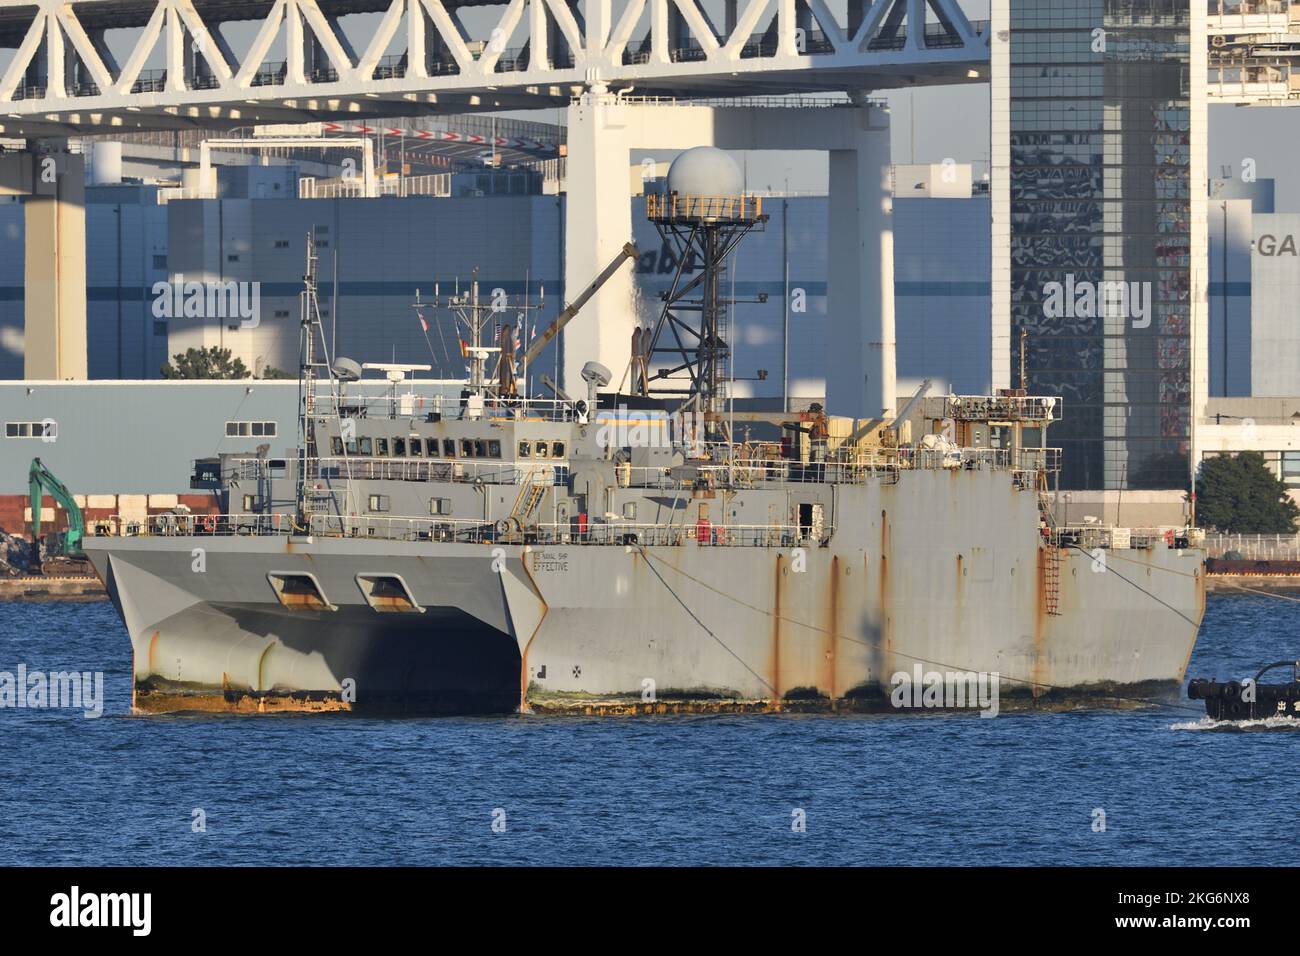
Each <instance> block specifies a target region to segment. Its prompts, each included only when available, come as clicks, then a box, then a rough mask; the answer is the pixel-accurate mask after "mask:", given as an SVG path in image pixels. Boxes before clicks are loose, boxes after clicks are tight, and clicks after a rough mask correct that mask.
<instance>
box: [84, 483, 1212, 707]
mask: <svg viewBox="0 0 1300 956" xmlns="http://www.w3.org/2000/svg"><path fill="white" fill-rule="evenodd" d="M840 496H841V500H840V501H839V502H838V509H839V515H840V516H841V524H840V527H838V528H837V529H836V531H835V533H834V535H833V536H832V538H831V541H830V543H829V545H827V546H824V547H818V546H815V545H810V546H806V547H802V548H775V547H752V546H726V545H716V544H706V545H701V544H696V543H693V542H692V543H688V544H686V545H683V546H677V547H654V546H644V547H643V546H640V545H636V544H626V545H622V544H620V545H594V544H582V543H569V544H547V545H533V546H524V545H518V544H514V545H512V544H450V543H436V542H430V541H391V540H367V539H358V538H342V537H316V538H314V539H311V538H303V537H299V538H289V537H285V536H276V535H266V536H208V535H199V536H193V537H187V536H175V537H158V536H154V537H136V538H131V537H125V538H91V539H88V541H87V542H86V551H87V553H88V554H89V556H90V558H91V560H92V561H93V562H94V564H95V567H96V568H97V570H98V571H99V573H100V576H101V577H102V578H103V580H104V583H105V585H106V587H107V589H108V592H109V594H110V596H111V598H112V600H113V601H114V603H115V605H116V607H117V608H118V610H119V612H120V614H121V616H122V618H123V620H124V622H125V624H126V627H127V630H128V632H129V633H130V637H131V641H132V645H133V648H134V651H135V680H136V688H137V704H138V706H140V707H141V708H142V709H146V710H163V709H172V710H175V709H182V710H184V709H208V708H222V709H237V710H238V709H282V708H289V709H333V708H347V709H355V710H358V711H367V710H376V711H378V710H384V711H389V710H403V711H408V712H462V713H463V712H503V711H511V710H515V709H520V708H523V709H528V708H534V709H546V708H556V709H566V708H573V707H576V708H578V709H582V710H591V709H592V708H593V707H595V708H596V709H605V708H608V709H614V710H618V709H620V708H621V709H664V708H669V709H672V708H674V707H676V706H678V705H679V704H680V703H681V702H695V703H697V704H699V705H700V706H710V705H709V704H707V702H709V701H714V702H716V701H729V702H733V703H734V702H743V704H736V706H743V707H746V708H748V707H757V708H777V707H781V706H786V707H791V706H796V704H795V702H799V703H798V706H800V707H807V706H827V707H831V706H834V707H840V706H845V705H855V706H859V705H860V706H864V707H866V706H873V705H875V704H880V703H881V702H885V706H888V704H887V697H888V694H889V690H890V687H891V683H892V681H891V679H892V677H893V675H895V674H897V673H899V672H905V673H908V674H909V675H910V674H914V673H915V669H916V667H917V665H920V667H921V668H922V671H923V672H932V671H933V672H940V673H943V672H976V673H986V674H992V673H996V674H998V675H999V682H1000V688H1001V691H1000V692H1001V696H1002V697H1003V698H1004V699H1006V698H1008V697H1011V698H1014V697H1017V696H1023V697H1024V698H1026V699H1035V700H1039V701H1041V700H1043V699H1047V700H1073V699H1075V698H1076V697H1082V696H1089V695H1091V696H1100V697H1111V698H1112V699H1114V698H1116V697H1124V696H1150V695H1152V694H1154V693H1161V692H1168V693H1173V692H1175V691H1176V689H1177V688H1178V687H1179V685H1180V683H1181V681H1182V679H1183V675H1184V672H1185V669H1186V666H1187V661H1188V658H1189V657H1190V655H1191V651H1192V647H1193V644H1194V643H1195V639H1196V633H1197V628H1198V627H1199V624H1200V620H1201V615H1202V612H1203V610H1204V593H1205V592H1204V575H1203V570H1202V562H1203V558H1204V555H1203V553H1202V552H1201V551H1199V550H1196V549H1176V548H1174V547H1170V546H1168V545H1167V544H1166V542H1165V541H1164V540H1163V539H1162V540H1158V541H1157V542H1155V543H1154V544H1152V545H1151V546H1149V547H1144V548H1124V549H1108V550H1106V551H1083V550H1080V549H1077V548H1068V549H1059V550H1056V551H1055V553H1054V552H1053V550H1052V549H1048V548H1046V547H1044V545H1043V542H1042V537H1041V534H1040V532H1039V526H1038V511H1037V505H1036V500H1035V497H1034V495H1033V493H1032V492H1030V491H1024V490H1018V489H1016V488H1015V487H1013V486H1012V485H1011V483H1010V482H1008V481H1007V480H1006V476H1005V475H998V474H992V473H981V472H962V473H957V472H918V473H913V474H908V475H906V476H905V477H904V480H903V481H901V482H900V483H898V484H870V485H860V486H846V487H843V488H841V489H840ZM846 516H847V518H846ZM377 577H379V578H384V579H385V580H389V581H397V582H400V587H401V588H402V589H404V591H405V593H406V596H407V598H408V600H405V601H400V602H397V603H398V604H400V605H402V606H401V607H400V608H394V607H392V606H391V604H389V605H384V606H372V605H373V604H374V603H376V602H373V599H368V597H367V589H366V586H365V585H366V584H367V583H368V582H372V581H373V580H374V579H375V578H377ZM286 579H293V580H298V581H310V582H311V587H312V590H313V594H312V595H311V598H312V600H311V601H310V602H308V603H307V604H306V605H296V606H292V605H291V606H286V605H285V603H284V601H283V600H282V598H281V597H280V596H278V595H277V588H276V587H275V586H274V584H275V582H277V581H284V580H286ZM380 603H382V602H380ZM618 701H625V702H627V704H626V705H620V704H619V703H618Z"/></svg>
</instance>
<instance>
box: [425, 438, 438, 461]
mask: <svg viewBox="0 0 1300 956" xmlns="http://www.w3.org/2000/svg"><path fill="white" fill-rule="evenodd" d="M424 456H425V457H426V458H437V457H438V439H436V438H426V439H425V440H424Z"/></svg>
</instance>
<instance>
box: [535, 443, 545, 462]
mask: <svg viewBox="0 0 1300 956" xmlns="http://www.w3.org/2000/svg"><path fill="white" fill-rule="evenodd" d="M537 457H538V458H545V457H546V442H544V441H539V442H538V443H537Z"/></svg>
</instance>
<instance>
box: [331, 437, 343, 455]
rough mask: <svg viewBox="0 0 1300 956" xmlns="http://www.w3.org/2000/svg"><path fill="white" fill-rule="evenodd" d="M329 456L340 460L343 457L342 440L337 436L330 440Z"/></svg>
mask: <svg viewBox="0 0 1300 956" xmlns="http://www.w3.org/2000/svg"><path fill="white" fill-rule="evenodd" d="M330 454H331V455H333V456H334V457H335V458H341V457H342V456H343V439H342V438H339V436H338V435H335V436H333V437H332V438H331V439H330Z"/></svg>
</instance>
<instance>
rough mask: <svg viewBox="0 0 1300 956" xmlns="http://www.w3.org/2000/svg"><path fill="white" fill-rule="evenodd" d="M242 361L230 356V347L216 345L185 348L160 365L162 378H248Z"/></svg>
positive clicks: (248, 375)
mask: <svg viewBox="0 0 1300 956" xmlns="http://www.w3.org/2000/svg"><path fill="white" fill-rule="evenodd" d="M250 374H251V373H250V372H249V371H248V369H247V368H246V367H245V365H244V363H243V362H242V361H240V360H239V359H237V358H232V357H231V353H230V349H223V348H220V347H218V346H216V345H213V346H210V347H208V348H205V349H186V350H185V353H184V354H183V355H182V354H181V353H179V352H178V353H177V354H176V355H173V356H172V361H171V362H168V363H167V364H165V365H164V366H163V367H162V375H163V378H248V377H250Z"/></svg>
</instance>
